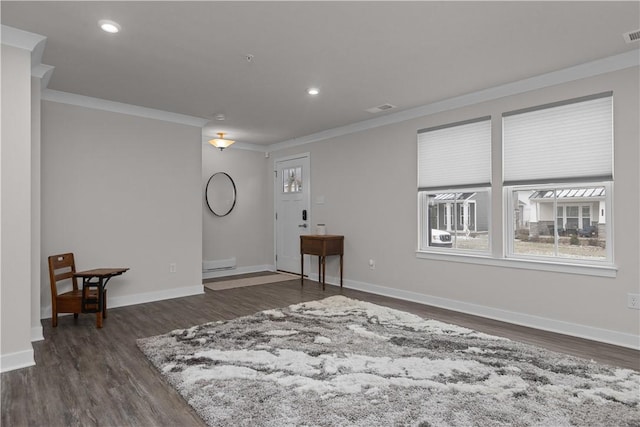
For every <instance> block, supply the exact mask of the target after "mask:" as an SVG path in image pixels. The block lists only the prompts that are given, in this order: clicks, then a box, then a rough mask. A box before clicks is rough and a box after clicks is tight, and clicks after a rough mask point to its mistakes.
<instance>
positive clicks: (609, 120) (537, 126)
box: [502, 92, 613, 185]
mask: <svg viewBox="0 0 640 427" xmlns="http://www.w3.org/2000/svg"><path fill="white" fill-rule="evenodd" d="M502 120H503V121H502V124H503V156H504V157H503V161H504V172H503V173H504V181H505V184H506V185H510V184H522V183H533V182H536V183H540V182H569V181H575V180H585V179H592V178H598V179H600V180H611V179H613V98H612V93H611V92H608V93H605V94H599V95H593V96H591V97H585V98H580V99H578V100H572V101H567V102H566V103H563V104H560V105H559V104H551V105H547V106H541V107H536V108H532V109H528V110H520V111H514V112H511V113H505V114H503V119H502Z"/></svg>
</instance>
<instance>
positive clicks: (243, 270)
mask: <svg viewBox="0 0 640 427" xmlns="http://www.w3.org/2000/svg"><path fill="white" fill-rule="evenodd" d="M261 271H276V267H275V265H268V264H265V265H250V266H247V267H238V268H234V269H232V270H220V271H209V272H202V279H203V280H204V279H213V278H216V277H226V276H237V275H238V274H247V273H259V272H261Z"/></svg>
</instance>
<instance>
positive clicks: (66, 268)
mask: <svg viewBox="0 0 640 427" xmlns="http://www.w3.org/2000/svg"><path fill="white" fill-rule="evenodd" d="M75 272H76V263H75V259H74V257H73V254H72V253H68V254H61V255H52V256H50V257H49V282H50V283H51V325H52V326H53V327H54V328H55V327H56V326H58V313H73V317H74V318H76V319H77V318H78V314H79V313H82V312H83V311H82V294H83V292H84V294H85V295H84V296H85V301H89V302H92V301H93V303H90V304H87V305H86V308H87V309H89V310H97V309H98V304H97V303H96V302H95V301H97V300H98V291H97V290H95V289H91V290H87V289H78V279H77V278H76V277H75V276H74V273H75ZM67 279H71V283H72V284H73V289H72V290H70V291H68V292H64V293H61V294H58V282H60V281H62V280H67ZM102 301H103V304H102V312H97V313H96V320H97V321H98V324H100V323H101V322H100V321H99V317H100V316H102V318H103V319H106V318H107V290H106V289H105V290H104V292H103V299H102Z"/></svg>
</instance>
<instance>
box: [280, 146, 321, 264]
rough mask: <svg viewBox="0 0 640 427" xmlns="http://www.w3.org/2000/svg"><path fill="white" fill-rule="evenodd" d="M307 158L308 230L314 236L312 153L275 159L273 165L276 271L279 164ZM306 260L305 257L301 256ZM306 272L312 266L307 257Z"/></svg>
mask: <svg viewBox="0 0 640 427" xmlns="http://www.w3.org/2000/svg"><path fill="white" fill-rule="evenodd" d="M305 157H306V158H307V160H308V162H309V170H308V171H307V173H308V174H309V191H307V193H306V196H305V198H306V199H307V200H306V203H307V206H308V209H307V213H308V219H307V221H308V223H309V230H308V234H312V233H311V230H312V227H313V225H312V224H313V210H312V209H311V153H310V152H308V151H307V152H305V153H298V154H292V155H289V156H284V157H277V158H276V157H274V159H273V164H272V168H271V169H272V172H271V173H272V176H273V186H272V187H271V188H272V189H273V212H272V217H271V219H272V220H273V267H274V270H276V271H277V270H278V262H277V260H276V257H277V255H278V223H277V221H276V213H277V211H278V191H279V190H280V187H279V185H278V183H279V178H278V177H277V176H276V172H277V171H278V167H277V164H278V162H286V161H289V160H295V159H302V158H305ZM301 256H302V257H303V259H304V255H301ZM304 263H305V264H304V270H305V271H311V270H310V268H311V267H310V266H311V260H310V257H307V259H304Z"/></svg>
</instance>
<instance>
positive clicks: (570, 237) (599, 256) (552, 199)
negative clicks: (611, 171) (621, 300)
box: [510, 185, 608, 261]
mask: <svg viewBox="0 0 640 427" xmlns="http://www.w3.org/2000/svg"><path fill="white" fill-rule="evenodd" d="M607 187H608V185H607V186H597V187H590V188H583V187H568V188H567V187H562V188H554V187H549V186H535V187H529V188H527V187H524V186H520V187H517V188H515V189H513V190H512V192H511V194H510V197H511V203H513V205H514V206H515V205H517V206H518V209H519V215H514V218H517V220H516V222H515V228H514V237H513V240H512V242H511V244H512V248H511V249H512V253H513V254H514V255H516V256H525V257H557V258H558V259H564V258H567V259H573V260H575V259H581V260H584V261H606V260H607V258H608V254H607V244H606V221H605V218H604V215H602V216H599V217H591V212H594V214H595V213H598V212H600V211H602V212H603V214H604V212H605V207H604V206H605V205H606V194H607ZM554 212H555V214H554Z"/></svg>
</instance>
